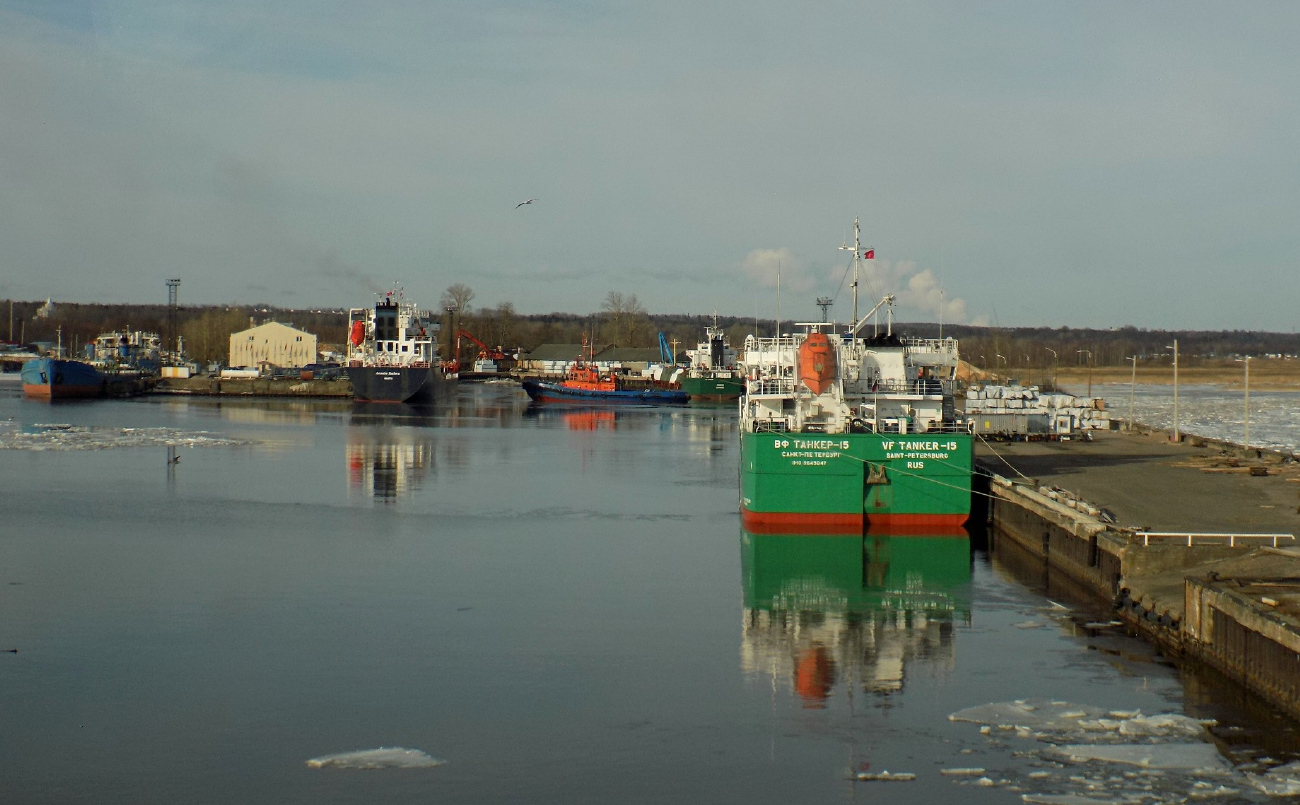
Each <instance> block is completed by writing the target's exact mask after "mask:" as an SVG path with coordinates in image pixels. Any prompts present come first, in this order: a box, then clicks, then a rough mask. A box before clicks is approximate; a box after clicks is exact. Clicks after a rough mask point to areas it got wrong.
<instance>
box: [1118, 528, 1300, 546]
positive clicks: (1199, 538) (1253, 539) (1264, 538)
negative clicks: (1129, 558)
mask: <svg viewBox="0 0 1300 805" xmlns="http://www.w3.org/2000/svg"><path fill="white" fill-rule="evenodd" d="M1133 536H1134V537H1139V536H1140V537H1142V545H1143V546H1147V545H1150V544H1151V543H1152V542H1161V543H1174V542H1178V543H1182V544H1185V545H1187V546H1188V547H1191V546H1193V545H1227V546H1228V547H1230V548H1235V547H1236V546H1238V545H1271V546H1272V547H1274V548H1276V547H1278V545H1279V543H1289V544H1294V543H1295V535H1294V534H1211V533H1201V532H1195V531H1193V532H1187V531H1139V532H1137V533H1135V534H1134V535H1133Z"/></svg>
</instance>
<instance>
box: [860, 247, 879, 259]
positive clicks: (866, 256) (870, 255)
mask: <svg viewBox="0 0 1300 805" xmlns="http://www.w3.org/2000/svg"><path fill="white" fill-rule="evenodd" d="M862 259H864V260H875V259H876V250H875V249H867V253H866V254H864V255H862Z"/></svg>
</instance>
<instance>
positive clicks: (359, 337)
mask: <svg viewBox="0 0 1300 805" xmlns="http://www.w3.org/2000/svg"><path fill="white" fill-rule="evenodd" d="M350 340H351V341H352V346H354V347H359V346H361V342H362V341H365V340H366V323H365V322H363V321H354V322H352V337H351V339H350Z"/></svg>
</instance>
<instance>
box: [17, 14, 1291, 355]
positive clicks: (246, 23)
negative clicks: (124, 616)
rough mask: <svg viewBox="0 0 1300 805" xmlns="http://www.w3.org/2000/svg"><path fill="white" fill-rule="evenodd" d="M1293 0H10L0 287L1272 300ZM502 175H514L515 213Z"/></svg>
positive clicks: (1051, 308) (1286, 221) (1260, 315)
mask: <svg viewBox="0 0 1300 805" xmlns="http://www.w3.org/2000/svg"><path fill="white" fill-rule="evenodd" d="M1297 34H1300V5H1298V4H1294V3H1278V2H1258V3H1249V4H1245V3H1226V2H1224V3H1217V4H1210V3H1196V2H1177V3H1160V2H1143V3H1132V2H1079V3H1043V2H1037V1H1035V2H983V3H966V2H948V3H926V2H887V3H873V2H853V3H834V2H814V3H788V2H771V1H770V0H748V2H744V3H740V2H734V3H732V2H717V3H707V2H699V0H694V1H693V2H681V3H678V2H671V1H670V0H655V2H636V3H631V2H561V1H560V0H554V1H548V0H533V1H532V2H517V3H500V2H494V1H493V0H465V1H464V2H462V1H461V0H436V1H433V2H431V1H430V0H418V1H412V2H388V1H387V0H368V1H367V2H365V3H355V2H324V1H323V0H311V1H310V2H307V1H305V0H277V2H274V3H267V2H265V0H258V1H257V2H236V1H234V0H231V1H230V2H223V1H222V0H194V1H193V2H191V1H190V0H168V2H146V1H144V0H115V1H114V2H99V1H97V0H63V1H57V2H56V1H55V0H0V109H3V110H4V111H3V114H0V180H2V181H3V184H2V185H0V298H6V297H12V298H18V299H44V298H47V297H50V298H53V299H54V300H55V301H56V302H58V301H67V302H94V301H103V302H123V303H161V302H165V301H166V298H167V297H166V287H165V285H164V281H165V280H166V279H167V278H170V277H179V278H181V281H182V284H181V288H180V300H181V303H182V304H208V303H231V302H237V303H268V304H272V305H277V306H286V307H340V306H342V307H347V306H361V305H365V304H369V303H370V302H371V300H372V298H373V294H375V293H378V292H383V291H384V290H386V289H388V288H391V287H392V286H393V284H394V283H400V284H401V285H402V286H404V288H405V290H406V294H407V296H408V297H411V298H413V299H415V300H416V301H418V302H420V303H421V304H422V305H423V306H426V307H436V306H437V304H438V301H437V300H438V297H439V296H440V295H441V293H442V291H443V289H445V288H446V287H447V286H448V285H451V284H453V283H458V282H459V283H464V284H466V285H469V286H470V287H471V288H473V289H474V291H475V299H474V302H473V304H474V305H475V306H478V307H484V306H492V305H495V304H498V303H501V302H511V303H513V304H514V305H515V307H516V309H517V310H519V311H520V312H523V313H545V312H551V311H565V312H572V313H580V314H586V313H591V312H594V311H597V310H599V309H600V307H601V303H602V301H603V300H604V299H605V297H606V295H607V294H608V293H609V292H611V291H618V292H621V293H624V294H636V295H637V297H638V298H639V299H640V300H641V301H642V302H643V303H644V304H645V305H646V307H647V308H649V309H650V310H651V311H653V312H665V313H667V312H672V313H694V314H705V313H710V312H712V311H714V310H717V311H719V312H720V313H722V314H724V315H740V316H751V315H754V313H755V312H756V311H757V312H758V313H760V314H761V315H763V316H764V317H770V316H772V315H773V314H774V313H775V310H776V303H777V300H776V284H777V282H776V278H777V272H778V266H779V270H780V274H781V314H782V316H783V317H785V318H794V319H796V320H813V319H814V318H820V313H819V312H818V310H817V309H816V308H815V306H814V300H815V299H816V297H818V296H830V297H833V298H834V299H835V304H834V307H833V308H832V311H831V312H832V316H834V317H836V318H838V319H840V320H845V319H847V318H848V317H849V315H850V312H851V307H852V303H851V301H850V299H851V297H850V291H849V287H848V281H846V280H845V274H846V272H847V271H848V270H849V266H850V262H851V256H852V253H851V252H850V251H843V250H841V249H840V248H839V247H840V246H841V245H842V244H845V243H848V244H850V245H851V244H852V239H853V222H854V220H855V219H860V221H861V226H862V243H863V246H864V248H873V249H874V250H875V253H876V259H875V260H874V261H871V262H864V263H863V264H862V266H861V268H862V270H863V272H864V279H863V281H862V284H861V292H862V301H861V302H860V305H861V306H862V308H863V309H864V310H865V309H867V308H870V306H871V305H872V304H874V302H875V301H876V299H878V298H879V296H880V295H882V294H884V293H893V294H895V295H896V296H897V297H898V312H897V315H898V317H899V318H900V319H903V320H929V321H933V320H938V319H939V318H943V319H944V320H945V321H948V322H968V323H976V324H980V323H988V324H997V325H1000V326H1053V327H1059V326H1072V327H1110V326H1123V325H1135V326H1138V327H1150V328H1169V329H1268V330H1278V331H1291V330H1292V329H1294V326H1295V325H1294V322H1295V319H1296V316H1297V304H1296V303H1297V300H1298V299H1300V293H1298V292H1300V272H1297V270H1296V267H1297V266H1296V263H1297V255H1300V227H1298V226H1296V220H1297V217H1298V216H1297V212H1298V211H1300V148H1297V143H1298V140H1297V133H1298V132H1300V108H1298V106H1300V92H1297V89H1296V88H1297V87H1300V48H1296V47H1295V41H1296V39H1297ZM528 198H534V199H536V200H535V201H534V202H533V203H532V204H530V205H527V206H524V207H519V208H516V205H517V204H518V203H519V202H521V201H524V200H525V199H528Z"/></svg>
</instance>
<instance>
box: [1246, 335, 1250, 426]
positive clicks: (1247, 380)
mask: <svg viewBox="0 0 1300 805" xmlns="http://www.w3.org/2000/svg"><path fill="white" fill-rule="evenodd" d="M1246 447H1248V448H1249V447H1250V356H1249V355H1247V356H1246Z"/></svg>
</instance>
